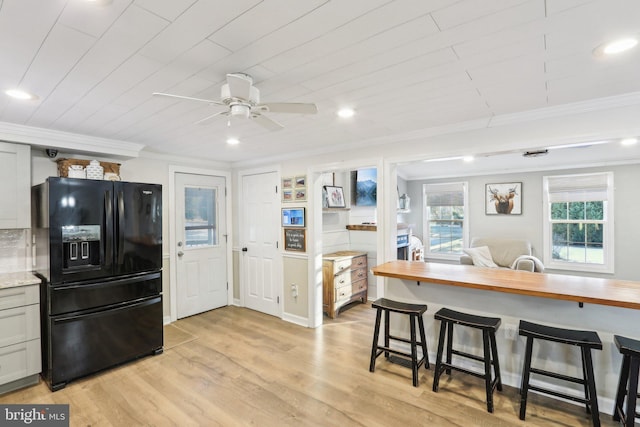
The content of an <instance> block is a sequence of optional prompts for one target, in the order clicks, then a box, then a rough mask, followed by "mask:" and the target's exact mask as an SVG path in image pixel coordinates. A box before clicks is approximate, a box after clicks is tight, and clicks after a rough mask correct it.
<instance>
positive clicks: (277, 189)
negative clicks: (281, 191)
mask: <svg viewBox="0 0 640 427" xmlns="http://www.w3.org/2000/svg"><path fill="white" fill-rule="evenodd" d="M276 194H278V186H277V185H276Z"/></svg>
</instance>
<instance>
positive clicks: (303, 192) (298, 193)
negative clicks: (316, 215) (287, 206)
mask: <svg viewBox="0 0 640 427" xmlns="http://www.w3.org/2000/svg"><path fill="white" fill-rule="evenodd" d="M293 198H294V199H295V200H294V201H296V202H303V201H305V200H307V189H306V188H296V189H294V190H293Z"/></svg>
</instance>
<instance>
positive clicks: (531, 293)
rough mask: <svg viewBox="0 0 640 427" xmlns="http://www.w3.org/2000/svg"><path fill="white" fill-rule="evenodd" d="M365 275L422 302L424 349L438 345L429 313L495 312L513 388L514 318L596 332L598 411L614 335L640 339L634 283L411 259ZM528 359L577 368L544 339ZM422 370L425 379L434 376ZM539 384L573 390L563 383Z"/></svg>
mask: <svg viewBox="0 0 640 427" xmlns="http://www.w3.org/2000/svg"><path fill="white" fill-rule="evenodd" d="M372 272H373V274H374V275H376V276H381V277H385V278H386V280H385V286H384V292H385V293H384V296H385V297H386V298H390V299H393V300H398V301H403V302H411V303H417V302H419V303H424V304H427V305H428V310H427V312H426V313H425V314H424V320H425V328H426V330H427V342H428V348H429V350H430V351H431V352H433V351H434V350H435V348H436V345H437V333H438V326H439V324H438V322H436V321H435V320H434V319H433V314H434V313H435V312H436V311H438V310H439V309H440V308H443V307H448V308H452V309H456V310H460V311H464V312H469V313H474V314H478V315H485V316H499V317H500V318H501V319H502V326H501V328H500V330H499V331H498V335H497V344H498V349H499V353H500V359H501V360H500V366H501V369H502V379H503V383H504V384H507V385H510V386H513V387H519V386H520V379H521V372H520V371H521V370H522V360H523V355H524V338H521V337H519V336H518V323H519V321H520V320H526V321H532V322H537V323H542V324H546V325H549V326H556V327H562V328H571V329H580V330H593V331H597V332H598V334H599V335H600V337H601V339H602V342H603V344H604V346H603V347H604V348H603V350H602V351H597V352H595V354H594V368H595V377H596V383H597V392H598V401H599V406H600V411H602V412H605V413H611V412H612V410H613V402H614V397H615V394H616V387H617V381H618V375H619V369H620V361H621V356H620V354H619V353H618V351H617V349H616V346H615V344H614V342H613V335H614V334H617V335H623V336H629V337H634V338H640V327H639V325H640V283H639V282H634V281H626V280H616V279H605V278H596V277H585V276H572V275H563V274H549V273H532V272H527V271H516V270H510V269H495V268H484V267H476V266H468V265H457V264H442V263H425V262H412V261H390V262H387V263H385V264H382V265H379V266H376V267H374V268H372ZM391 327H392V329H396V331H398V330H404V329H405V328H406V325H404V324H402V323H398V322H396V323H395V324H394V323H393V322H392V325H391ZM462 338H463V340H464V345H465V346H466V347H467V349H468V350H470V352H472V353H473V352H474V351H477V352H481V351H482V343H481V340H478V339H477V337H473V336H464V337H462ZM533 357H534V361H535V362H536V364H537V365H538V366H542V367H543V368H544V367H545V366H555V367H556V369H557V367H558V366H559V367H560V369H561V370H563V371H564V372H566V373H567V374H576V373H577V370H578V369H580V366H581V359H580V353H579V351H575V352H573V351H558V349H557V348H556V347H551V346H548V347H547V346H545V343H542V344H541V346H540V348H539V351H537V352H536V354H534V355H533ZM425 372H426V373H424V374H423V375H426V376H427V377H429V376H432V375H433V374H432V373H431V372H430V371H425ZM545 385H546V386H547V387H550V388H554V387H555V388H556V389H558V390H563V391H567V390H572V391H574V392H575V391H576V390H577V391H579V388H576V389H569V388H567V386H565V385H564V384H562V385H559V384H545Z"/></svg>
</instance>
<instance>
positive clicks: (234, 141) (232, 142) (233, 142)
mask: <svg viewBox="0 0 640 427" xmlns="http://www.w3.org/2000/svg"><path fill="white" fill-rule="evenodd" d="M227 144H229V145H238V144H240V140H239V139H238V138H229V139H227Z"/></svg>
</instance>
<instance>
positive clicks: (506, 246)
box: [460, 237, 544, 272]
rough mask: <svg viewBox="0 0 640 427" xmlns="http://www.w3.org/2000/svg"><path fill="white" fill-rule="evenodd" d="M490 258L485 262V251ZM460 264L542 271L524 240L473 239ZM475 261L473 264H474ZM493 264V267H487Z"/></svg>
mask: <svg viewBox="0 0 640 427" xmlns="http://www.w3.org/2000/svg"><path fill="white" fill-rule="evenodd" d="M485 247H486V248H488V253H490V258H491V259H489V260H487V249H485ZM465 253H466V254H465V255H462V256H461V257H460V264H465V265H481V266H485V267H499V268H512V269H514V270H526V271H538V272H542V271H544V266H543V265H542V262H540V260H538V259H537V258H535V257H534V256H532V251H531V242H529V241H528V240H524V239H502V238H494V237H474V238H473V239H472V240H471V244H470V245H469V249H466V250H465ZM474 261H475V262H474ZM491 261H493V263H495V264H494V265H489V264H492V263H491Z"/></svg>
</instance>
